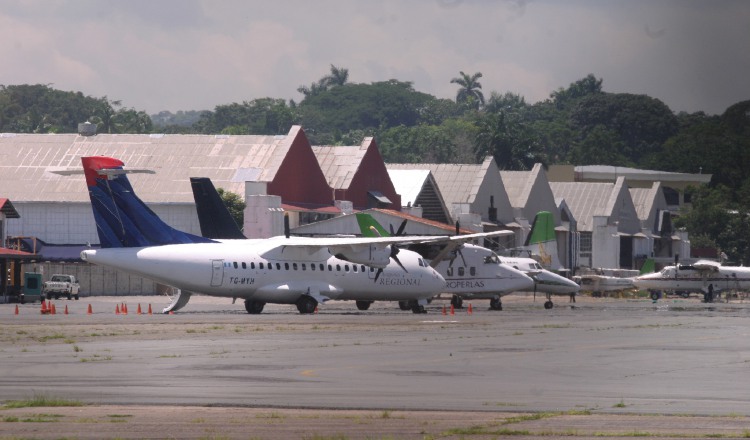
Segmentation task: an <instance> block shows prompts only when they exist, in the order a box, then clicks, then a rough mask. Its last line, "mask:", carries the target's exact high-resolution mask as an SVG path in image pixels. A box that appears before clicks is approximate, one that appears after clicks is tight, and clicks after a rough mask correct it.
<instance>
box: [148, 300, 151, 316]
mask: <svg viewBox="0 0 750 440" xmlns="http://www.w3.org/2000/svg"><path fill="white" fill-rule="evenodd" d="M148 314H149V315H150V314H151V304H150V303H149V305H148Z"/></svg>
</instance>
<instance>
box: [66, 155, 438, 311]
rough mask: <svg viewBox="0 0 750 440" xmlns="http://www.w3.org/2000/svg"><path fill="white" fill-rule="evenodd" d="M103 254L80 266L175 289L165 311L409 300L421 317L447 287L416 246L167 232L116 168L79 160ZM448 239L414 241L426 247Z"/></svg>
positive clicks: (91, 253) (394, 241)
mask: <svg viewBox="0 0 750 440" xmlns="http://www.w3.org/2000/svg"><path fill="white" fill-rule="evenodd" d="M82 162H83V169H84V174H85V175H86V184H87V186H88V190H89V195H90V198H91V204H92V208H93V211H94V218H95V220H96V225H97V232H98V234H99V240H100V242H101V246H102V248H101V249H88V250H84V251H83V252H81V259H82V260H84V261H86V262H88V263H93V264H98V265H103V266H109V267H112V268H116V269H119V270H123V271H125V272H129V273H132V274H136V275H139V276H142V277H145V278H149V279H152V280H154V281H156V282H158V283H161V284H165V285H168V286H171V287H174V288H176V289H178V290H179V295H178V296H177V297H176V298H175V299H174V301H173V302H172V304H170V305H169V306H168V307H167V308H165V309H164V313H168V312H169V311H172V310H178V309H180V308H182V307H184V306H185V305H186V304H187V302H188V300H189V299H190V296H191V295H192V294H193V293H199V294H203V295H209V296H217V297H228V298H233V299H235V300H236V299H237V298H242V299H244V300H245V308H246V309H247V311H248V313H251V314H257V313H261V312H262V310H263V307H264V306H265V304H266V303H279V304H296V306H297V309H298V310H299V312H300V313H303V314H309V313H313V312H314V311H315V309H316V307H317V305H318V304H319V303H323V302H325V301H327V300H329V299H348V300H356V301H362V302H372V301H376V300H384V301H386V300H387V301H394V300H395V301H399V300H403V301H408V302H409V304H410V305H411V306H412V310H413V311H414V313H422V312H424V304H426V303H427V299H429V298H431V297H433V296H434V295H435V294H436V293H438V292H440V290H442V288H443V286H444V285H445V280H444V279H443V277H441V276H440V274H439V273H437V272H436V271H435V270H434V269H433V268H432V267H430V266H429V264H428V263H427V262H426V261H425V260H424V259H423V258H422V257H421V256H419V255H418V254H416V253H414V252H410V251H408V250H400V251H399V249H398V248H397V247H396V246H397V245H399V244H402V245H407V244H411V243H414V242H415V240H416V239H415V238H413V237H412V238H403V237H389V238H345V237H333V238H330V239H323V238H321V239H318V238H303V237H288V236H281V237H273V238H269V239H256V240H247V239H242V240H211V239H207V238H204V237H198V236H194V235H191V234H187V233H184V232H182V231H178V230H176V229H173V228H172V227H170V226H168V225H167V224H166V223H164V222H163V221H162V220H161V219H160V218H159V217H158V216H156V214H154V213H153V212H152V211H151V210H150V209H149V208H148V207H147V206H146V205H145V204H144V203H143V202H142V201H141V200H140V199H139V198H138V197H137V196H136V195H135V192H134V191H133V188H132V186H131V185H130V182H129V180H128V178H127V175H126V173H128V172H133V171H135V172H143V170H125V169H123V166H124V164H123V162H121V161H120V160H118V159H114V158H109V157H84V158H82ZM438 239H447V237H421V240H420V242H430V241H433V240H438Z"/></svg>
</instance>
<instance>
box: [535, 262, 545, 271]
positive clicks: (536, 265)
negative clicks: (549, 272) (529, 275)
mask: <svg viewBox="0 0 750 440" xmlns="http://www.w3.org/2000/svg"><path fill="white" fill-rule="evenodd" d="M533 266H534V269H536V270H542V269H544V268H543V267H542V265H541V264H539V263H534V264H533Z"/></svg>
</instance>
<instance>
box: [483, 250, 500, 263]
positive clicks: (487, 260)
mask: <svg viewBox="0 0 750 440" xmlns="http://www.w3.org/2000/svg"><path fill="white" fill-rule="evenodd" d="M484 264H500V257H498V256H497V254H496V253H494V252H493V253H492V255H487V256H486V257H484Z"/></svg>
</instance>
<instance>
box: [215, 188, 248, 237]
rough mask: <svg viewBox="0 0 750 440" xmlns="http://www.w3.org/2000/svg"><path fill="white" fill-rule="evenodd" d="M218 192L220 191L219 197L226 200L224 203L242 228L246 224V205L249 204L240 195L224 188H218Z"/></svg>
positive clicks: (223, 200)
mask: <svg viewBox="0 0 750 440" xmlns="http://www.w3.org/2000/svg"><path fill="white" fill-rule="evenodd" d="M216 192H218V193H219V197H221V200H222V202H224V205H225V206H226V207H227V209H228V210H229V214H231V215H232V218H233V219H234V222H235V223H237V225H238V226H239V227H240V229H241V228H242V227H243V225H244V224H245V207H246V206H247V205H246V204H245V201H244V200H243V199H242V197H240V196H239V195H237V194H235V193H233V192H232V191H227V190H225V189H224V188H216Z"/></svg>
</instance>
